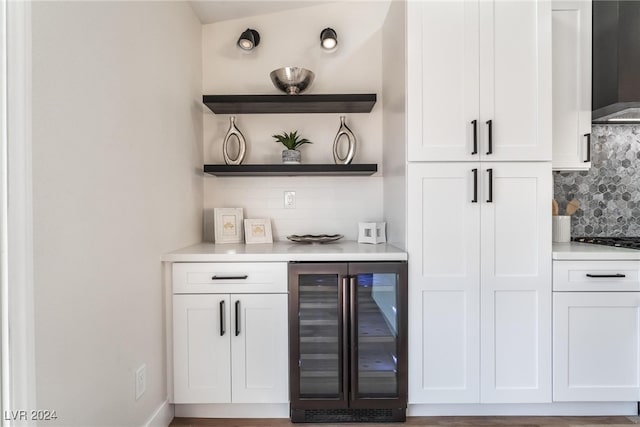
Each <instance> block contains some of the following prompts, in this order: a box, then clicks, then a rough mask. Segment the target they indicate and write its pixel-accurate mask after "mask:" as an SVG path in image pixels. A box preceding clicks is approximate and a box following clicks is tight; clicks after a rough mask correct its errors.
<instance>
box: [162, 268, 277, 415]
mask: <svg viewBox="0 0 640 427" xmlns="http://www.w3.org/2000/svg"><path fill="white" fill-rule="evenodd" d="M283 275H284V276H283ZM282 277H284V280H283V281H281V282H279V284H278V283H277V280H276V278H282ZM278 280H280V279H278ZM261 283H262V284H263V286H264V292H266V293H257V292H258V291H256V289H258V290H259V289H260V286H261ZM173 284H174V295H173V367H174V369H173V388H174V390H173V396H174V399H173V402H174V403H286V402H288V401H289V396H288V390H289V380H288V378H289V375H288V346H289V340H288V311H287V307H288V303H287V298H288V295H287V293H286V290H287V282H286V263H255V264H242V263H226V264H213V263H202V264H196V263H185V264H175V265H174V268H173ZM207 286H208V288H204V287H207ZM232 292H247V293H232Z"/></svg>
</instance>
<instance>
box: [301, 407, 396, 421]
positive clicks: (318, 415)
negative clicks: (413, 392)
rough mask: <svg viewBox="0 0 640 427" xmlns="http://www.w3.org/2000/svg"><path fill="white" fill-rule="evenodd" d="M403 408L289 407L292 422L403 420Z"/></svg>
mask: <svg viewBox="0 0 640 427" xmlns="http://www.w3.org/2000/svg"><path fill="white" fill-rule="evenodd" d="M406 419H407V414H406V409H405V408H396V409H291V421H292V422H294V423H371V422H375V423H390V422H405V421H406Z"/></svg>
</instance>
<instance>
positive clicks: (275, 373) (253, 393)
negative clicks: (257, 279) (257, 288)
mask: <svg viewBox="0 0 640 427" xmlns="http://www.w3.org/2000/svg"><path fill="white" fill-rule="evenodd" d="M231 304H232V310H233V320H232V323H233V327H232V328H229V329H230V331H229V332H230V334H231V353H232V355H233V362H232V371H231V372H232V373H231V378H232V381H233V383H232V387H231V389H232V401H233V403H285V402H288V401H289V375H288V372H289V356H288V346H289V334H288V321H287V318H288V317H287V316H288V312H287V295H286V294H242V295H240V294H234V295H231Z"/></svg>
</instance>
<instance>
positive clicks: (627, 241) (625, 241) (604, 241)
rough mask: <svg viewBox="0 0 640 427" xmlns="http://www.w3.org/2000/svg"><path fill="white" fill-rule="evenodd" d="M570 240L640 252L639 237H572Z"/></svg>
mask: <svg viewBox="0 0 640 427" xmlns="http://www.w3.org/2000/svg"><path fill="white" fill-rule="evenodd" d="M571 240H573V241H574V242H580V243H591V244H594V245H605V246H615V247H618V248H627V249H637V250H640V237H574V238H572V239H571Z"/></svg>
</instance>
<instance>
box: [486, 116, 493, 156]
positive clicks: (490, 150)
mask: <svg viewBox="0 0 640 427" xmlns="http://www.w3.org/2000/svg"><path fill="white" fill-rule="evenodd" d="M486 125H487V128H488V131H489V138H488V141H487V142H488V147H487V154H493V120H487V123H486Z"/></svg>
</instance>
